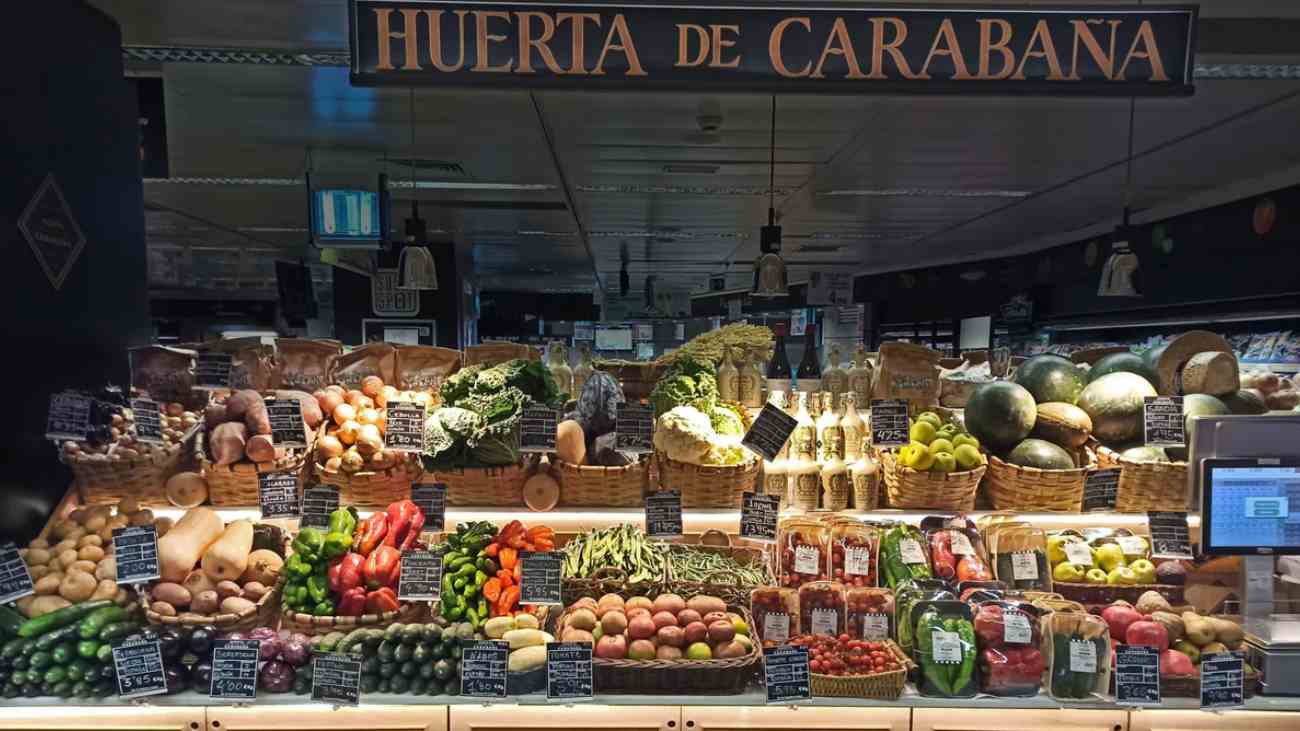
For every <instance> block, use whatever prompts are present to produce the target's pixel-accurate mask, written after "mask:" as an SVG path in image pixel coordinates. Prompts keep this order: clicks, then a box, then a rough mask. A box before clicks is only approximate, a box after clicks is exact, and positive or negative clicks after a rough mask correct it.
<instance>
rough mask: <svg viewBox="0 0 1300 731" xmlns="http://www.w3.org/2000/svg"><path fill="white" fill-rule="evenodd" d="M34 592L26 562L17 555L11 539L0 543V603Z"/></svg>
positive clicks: (16, 547) (16, 549)
mask: <svg viewBox="0 0 1300 731" xmlns="http://www.w3.org/2000/svg"><path fill="white" fill-rule="evenodd" d="M33 593H35V590H34V589H33V587H32V574H31V572H30V571H28V570H27V562H26V561H24V560H23V557H22V556H19V555H18V546H17V545H16V544H15V543H14V542H13V541H7V542H5V543H2V544H0V604H5V603H8V602H12V601H14V600H15V599H22V598H23V597H25V596H31V595H32V594H33Z"/></svg>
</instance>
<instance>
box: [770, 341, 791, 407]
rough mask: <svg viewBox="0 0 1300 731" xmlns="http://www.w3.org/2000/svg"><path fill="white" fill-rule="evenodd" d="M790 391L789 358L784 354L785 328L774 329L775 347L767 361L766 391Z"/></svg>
mask: <svg viewBox="0 0 1300 731" xmlns="http://www.w3.org/2000/svg"><path fill="white" fill-rule="evenodd" d="M776 391H784V392H786V393H790V358H789V357H788V356H787V355H786V354H785V330H784V329H782V328H778V329H777V331H776V347H775V349H774V350H773V351H772V359H771V360H769V361H768V362H767V392H768V393H769V394H770V393H774V392H776Z"/></svg>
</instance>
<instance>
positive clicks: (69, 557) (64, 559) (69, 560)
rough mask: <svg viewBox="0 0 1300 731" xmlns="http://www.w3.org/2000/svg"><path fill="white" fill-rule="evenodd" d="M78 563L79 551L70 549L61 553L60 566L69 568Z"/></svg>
mask: <svg viewBox="0 0 1300 731" xmlns="http://www.w3.org/2000/svg"><path fill="white" fill-rule="evenodd" d="M76 562H77V549H75V548H69V549H66V550H64V551H62V552H60V553H59V565H61V566H63V567H64V568H67V567H69V566H71V565H72V564H74V563H76Z"/></svg>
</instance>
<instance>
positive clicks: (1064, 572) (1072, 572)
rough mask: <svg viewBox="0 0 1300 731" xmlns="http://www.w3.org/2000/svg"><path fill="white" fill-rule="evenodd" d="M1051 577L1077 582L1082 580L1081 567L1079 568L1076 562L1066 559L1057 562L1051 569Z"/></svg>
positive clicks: (1067, 581) (1057, 579)
mask: <svg viewBox="0 0 1300 731" xmlns="http://www.w3.org/2000/svg"><path fill="white" fill-rule="evenodd" d="M1052 579H1053V580H1055V581H1064V582H1066V583H1070V584H1077V583H1079V582H1080V581H1083V569H1081V568H1079V566H1078V564H1072V563H1070V562H1068V561H1066V562H1062V563H1058V564H1056V568H1054V569H1052Z"/></svg>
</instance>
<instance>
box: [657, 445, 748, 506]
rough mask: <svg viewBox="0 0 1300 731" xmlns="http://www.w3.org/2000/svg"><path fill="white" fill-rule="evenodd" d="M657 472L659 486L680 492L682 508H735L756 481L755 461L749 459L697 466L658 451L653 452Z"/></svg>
mask: <svg viewBox="0 0 1300 731" xmlns="http://www.w3.org/2000/svg"><path fill="white" fill-rule="evenodd" d="M655 463H656V465H657V467H658V469H659V487H660V489H663V490H680V491H681V493H682V508H684V509H687V510H698V509H701V508H739V507H740V501H741V496H742V494H743V493H745V492H749V491H753V490H754V485H755V484H756V483H757V482H758V468H759V465H760V463H759V461H758V460H756V459H751V460H749V461H747V462H745V463H743V464H738V465H697V464H687V463H685V462H676V461H674V460H671V459H668V456H667V455H665V454H663V453H662V452H655Z"/></svg>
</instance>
